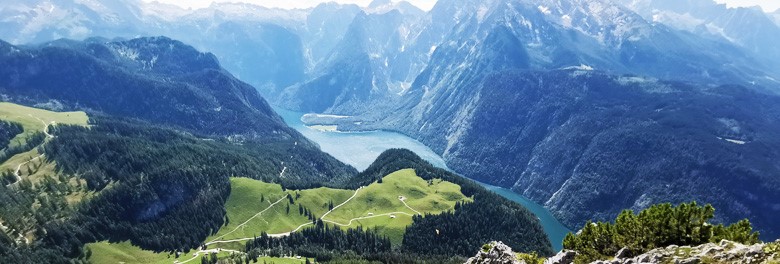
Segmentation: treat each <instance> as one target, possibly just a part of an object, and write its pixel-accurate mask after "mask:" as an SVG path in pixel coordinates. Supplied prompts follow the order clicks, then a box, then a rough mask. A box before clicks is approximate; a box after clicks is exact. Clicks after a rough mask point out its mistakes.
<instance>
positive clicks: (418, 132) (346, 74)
mask: <svg viewBox="0 0 780 264" xmlns="http://www.w3.org/2000/svg"><path fill="white" fill-rule="evenodd" d="M0 15H2V18H3V20H2V21H0V26H2V28H3V29H1V30H0V38H3V39H7V40H9V41H11V42H13V43H14V44H22V43H29V42H45V41H50V40H53V39H57V38H60V37H70V38H85V37H88V36H96V35H100V36H106V37H131V36H135V35H166V36H169V37H172V38H174V39H180V40H182V41H185V42H187V43H193V45H194V46H195V47H196V48H199V49H201V50H207V51H211V52H213V53H214V54H215V57H216V58H218V59H220V60H221V61H223V62H224V65H225V68H226V69H227V70H228V71H230V72H232V73H233V74H235V75H236V76H237V77H238V78H240V79H241V80H244V81H246V82H247V83H249V84H251V85H253V86H255V87H257V89H258V90H259V91H260V93H261V94H262V95H263V96H264V97H265V98H268V100H269V101H270V102H272V103H273V104H277V105H280V106H283V107H285V108H291V109H294V110H301V111H309V112H322V113H330V114H339V115H349V116H352V117H351V118H349V119H345V120H348V121H349V122H344V123H340V124H339V129H343V130H370V129H388V130H394V131H399V132H402V133H405V134H407V135H410V136H412V137H415V138H417V139H420V140H421V141H422V142H424V143H425V144H426V145H428V146H430V147H431V148H432V149H433V150H435V151H436V152H438V153H440V154H442V156H443V157H444V159H445V160H446V161H447V162H448V166H449V167H451V168H454V169H455V170H456V171H458V172H460V173H463V174H464V175H466V176H468V177H471V178H474V179H478V180H480V181H484V182H488V183H492V184H497V185H501V186H503V187H510V188H513V189H514V190H515V191H518V192H520V193H523V194H524V195H526V196H528V197H529V198H531V199H533V200H535V201H536V202H539V203H542V204H544V205H545V206H546V207H547V208H549V209H550V210H551V211H552V212H553V214H555V215H556V216H557V217H559V218H560V219H561V220H562V221H563V222H564V223H566V224H567V225H569V226H570V227H575V226H579V225H581V224H582V223H584V221H585V220H587V219H597V220H605V219H612V218H613V217H614V216H615V215H616V214H617V212H618V210H620V209H622V208H625V207H628V208H635V209H639V208H643V207H646V206H647V205H649V204H653V203H658V202H665V201H670V202H679V201H685V200H691V199H695V200H698V201H700V202H711V203H716V204H718V206H716V207H717V208H720V211H718V212H717V213H716V214H717V218H718V219H721V220H734V219H736V218H741V217H748V218H750V219H751V220H753V221H754V222H755V224H756V226H757V227H758V228H759V229H760V230H761V231H762V233H763V235H764V236H767V237H771V238H775V237H777V236H780V225H778V224H777V223H776V222H773V221H772V218H773V216H776V215H777V214H779V213H780V211H779V210H780V204H777V203H776V202H774V201H777V200H779V199H778V197H777V194H776V193H778V191H780V187H778V186H780V184H778V182H777V181H778V178H780V177H779V175H780V169H779V168H778V167H777V165H776V162H773V161H774V160H778V158H780V153H778V152H777V151H776V150H777V149H779V148H778V145H777V144H778V141H779V140H780V137H778V134H777V133H776V132H775V131H778V130H777V128H778V127H777V126H778V122H780V113H778V108H777V105H779V104H778V103H780V99H778V96H777V94H778V92H780V82H779V81H778V80H780V71H778V69H780V68H779V67H778V66H780V46H778V45H776V43H778V41H780V39H778V38H780V25H778V24H780V23H778V17H780V13H778V12H775V13H771V14H769V13H763V12H761V11H760V10H757V9H750V8H739V9H732V8H726V7H725V6H723V5H718V4H716V3H715V2H714V1H712V0H685V1H671V0H440V1H438V2H437V4H436V6H435V7H434V8H433V9H432V10H431V11H429V12H427V13H426V12H422V11H420V10H419V9H416V8H415V7H414V6H412V5H409V4H407V3H404V2H399V3H393V2H388V1H375V2H374V3H373V4H371V5H370V6H369V7H366V8H361V7H358V6H355V5H338V4H333V3H330V4H321V5H319V6H317V7H315V8H312V9H306V10H281V9H268V8H262V7H258V6H253V5H247V4H215V5H212V6H210V7H208V8H205V9H199V10H183V9H180V8H177V7H173V6H165V5H160V4H154V3H153V4H149V3H142V2H138V1H131V0H126V1H121V2H112V4H111V5H106V4H84V3H81V2H80V1H61V2H60V1H58V2H57V4H51V2H49V1H26V2H19V3H14V4H12V5H8V6H6V7H5V8H4V9H2V10H0ZM94 42H95V41H93V43H94ZM98 42H101V43H109V44H100V45H108V46H109V47H111V44H110V43H125V42H124V41H122V40H118V41H110V40H101V41H98ZM49 45H51V44H49ZM95 45H98V44H95ZM5 46H8V47H13V46H9V45H5ZM98 46H99V45H98ZM9 49H10V48H9ZM17 49H18V47H17ZM110 50H111V49H110V48H109V51H110ZM90 52H91V51H90ZM113 52H118V51H113ZM114 56H116V55H114ZM147 62H148V60H147ZM134 67H141V68H143V63H140V62H138V63H136V66H134ZM13 76H15V75H13V74H11V75H9V77H7V78H11V77H13ZM11 80H13V79H9V81H11ZM12 83H13V82H12ZM247 122H248V121H247ZM640 150H644V151H640Z"/></svg>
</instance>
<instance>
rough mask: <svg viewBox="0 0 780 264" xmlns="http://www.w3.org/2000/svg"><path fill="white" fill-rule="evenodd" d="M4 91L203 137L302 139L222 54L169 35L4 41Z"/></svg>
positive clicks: (0, 53)
mask: <svg viewBox="0 0 780 264" xmlns="http://www.w3.org/2000/svg"><path fill="white" fill-rule="evenodd" d="M0 82H2V83H4V85H2V86H0V94H3V95H4V96H6V98H10V99H11V100H13V101H15V102H20V103H25V104H28V105H34V104H38V105H40V106H44V107H48V108H52V109H55V110H61V109H79V110H89V111H91V112H100V113H105V114H110V115H115V116H123V117H133V118H139V119H144V120H148V121H150V122H154V123H158V124H166V125H170V126H174V127H178V128H182V129H186V130H189V131H192V132H194V133H197V134H200V135H213V136H232V135H243V136H249V137H255V139H256V140H259V139H262V140H279V139H282V140H288V139H293V140H300V141H304V140H302V137H301V136H300V135H299V134H298V133H297V132H295V131H294V130H292V129H291V128H289V127H287V126H286V125H285V124H284V122H283V121H282V120H281V118H280V117H279V116H278V115H277V114H276V113H274V111H273V110H272V109H271V107H270V106H269V105H268V103H267V102H266V101H265V100H264V99H263V98H262V97H260V95H259V94H258V92H257V91H256V90H255V89H254V88H253V87H252V86H250V85H248V84H246V83H244V82H241V81H239V80H238V79H236V78H234V77H233V76H232V75H231V74H230V73H228V72H227V71H225V70H224V69H222V68H221V67H220V64H219V62H218V61H217V59H216V57H214V55H212V54H210V53H204V52H200V51H198V50H195V49H194V48H192V47H190V46H187V45H185V44H183V43H181V42H179V41H175V40H171V39H168V38H165V37H154V38H138V39H132V40H126V41H108V40H105V39H89V40H86V41H83V42H79V41H71V40H59V41H54V42H49V43H45V44H41V45H37V46H13V45H10V44H8V43H5V42H2V41H0Z"/></svg>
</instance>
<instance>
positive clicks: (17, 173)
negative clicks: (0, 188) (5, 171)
mask: <svg viewBox="0 0 780 264" xmlns="http://www.w3.org/2000/svg"><path fill="white" fill-rule="evenodd" d="M43 156H46V154H41V155H38V156H37V157H35V158H32V159H30V160H28V161H25V162H22V163H19V165H17V166H16V171H14V176H16V182H14V183H17V182H19V181H21V180H22V175H21V174H19V171H21V170H22V166H24V165H27V163H30V162H33V161H35V160H37V159H40V158H43ZM11 184H13V183H11ZM9 185H10V184H9Z"/></svg>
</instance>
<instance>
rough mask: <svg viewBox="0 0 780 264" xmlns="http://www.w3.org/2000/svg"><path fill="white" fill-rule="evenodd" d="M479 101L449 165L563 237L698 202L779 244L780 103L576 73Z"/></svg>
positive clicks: (487, 93) (492, 82) (733, 89)
mask: <svg viewBox="0 0 780 264" xmlns="http://www.w3.org/2000/svg"><path fill="white" fill-rule="evenodd" d="M479 94H480V97H479V100H478V101H476V102H475V103H474V106H473V107H474V111H473V113H474V114H473V115H472V116H470V117H469V118H468V119H465V120H463V121H462V122H461V127H460V130H459V134H458V135H459V137H458V139H457V142H456V143H454V144H452V145H449V147H448V148H447V150H446V154H445V158H446V159H447V160H448V164H450V166H451V168H453V169H454V170H456V171H459V172H461V173H463V174H465V175H469V176H470V177H473V178H475V179H477V180H479V181H483V182H487V183H491V184H495V185H501V186H507V187H512V188H513V189H514V190H515V191H517V192H519V193H522V194H524V195H525V196H527V197H530V198H531V199H533V200H535V201H537V202H538V203H541V204H544V205H545V206H546V207H548V208H549V209H551V211H552V212H553V214H554V215H555V216H556V217H558V218H559V219H561V220H562V222H564V223H565V224H567V225H569V226H572V227H573V226H577V225H579V224H581V223H584V221H585V220H586V219H595V220H606V219H611V218H613V217H615V216H616V215H617V214H618V213H619V212H620V210H622V209H623V208H632V209H634V210H640V209H643V208H645V207H646V206H648V205H650V204H655V203H662V202H673V203H679V202H684V201H687V200H691V199H695V200H697V201H701V202H706V203H711V204H713V205H714V206H715V207H717V208H721V210H719V211H717V212H716V214H715V219H717V220H718V221H729V222H731V221H736V220H739V219H742V218H744V217H748V218H750V219H751V221H752V222H753V223H754V224H755V225H756V228H757V229H758V230H760V231H761V234H762V236H765V237H766V238H776V237H777V236H778V235H780V225H778V222H777V221H776V218H777V215H778V214H780V211H778V210H779V209H778V206H777V202H776V201H780V196H779V195H780V178H779V177H778V175H780V167H778V166H777V162H776V160H777V159H778V158H780V152H778V150H780V134H778V131H780V107H778V106H780V97H777V96H775V95H770V94H764V93H761V92H756V91H753V90H751V89H749V88H744V87H739V86H717V87H700V86H695V85H688V84H684V83H679V82H664V81H658V80H654V79H649V78H642V77H636V76H610V75H608V74H603V73H599V72H592V71H580V70H571V71H555V72H507V73H502V74H496V75H493V76H491V77H490V78H487V79H486V80H485V81H484V82H483V83H482V84H481V85H480V90H479ZM508 106H511V107H508ZM434 126H435V125H434ZM431 137H438V136H435V135H431ZM425 138H428V137H425ZM605 201H608V202H605Z"/></svg>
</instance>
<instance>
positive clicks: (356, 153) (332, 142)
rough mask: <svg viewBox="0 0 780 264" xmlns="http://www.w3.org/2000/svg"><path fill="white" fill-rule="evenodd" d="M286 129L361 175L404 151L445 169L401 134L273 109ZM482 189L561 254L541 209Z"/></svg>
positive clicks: (554, 225) (561, 232) (562, 230)
mask: <svg viewBox="0 0 780 264" xmlns="http://www.w3.org/2000/svg"><path fill="white" fill-rule="evenodd" d="M274 110H275V111H276V112H277V113H279V115H280V116H282V118H283V119H284V121H285V122H286V123H287V125H289V126H290V127H292V128H294V129H295V130H298V132H301V134H303V135H304V136H306V137H307V138H309V139H310V140H312V141H314V142H315V143H317V144H319V145H320V148H321V149H322V151H324V152H326V153H328V154H330V155H332V156H333V157H335V158H336V159H338V160H340V161H341V162H344V163H346V164H349V165H352V166H353V167H355V168H356V169H358V170H360V171H362V170H365V169H366V168H368V166H369V165H371V163H372V162H374V160H375V159H376V158H377V157H379V154H382V152H384V151H385V150H388V149H391V148H405V149H408V150H411V151H413V152H414V153H416V154H417V155H419V156H420V157H422V158H423V159H425V160H427V161H428V162H430V163H431V164H433V165H435V166H437V167H440V168H445V169H448V168H447V165H446V163H445V162H444V160H443V159H442V158H441V156H439V155H438V154H436V153H435V152H433V150H431V149H430V148H429V147H427V146H425V145H423V144H422V143H420V142H419V141H417V140H415V139H413V138H410V137H408V136H406V135H404V134H401V133H396V132H389V131H369V132H339V131H331V130H328V129H315V128H310V127H307V126H306V125H305V124H304V123H303V122H302V121H301V117H302V116H303V113H299V112H294V111H289V110H285V109H280V108H274ZM480 184H481V185H482V186H484V187H485V188H487V189H489V190H491V191H493V192H495V193H497V194H499V195H501V196H503V197H505V198H507V199H509V200H512V201H514V202H517V203H519V204H520V205H522V206H524V207H526V208H528V210H530V211H531V212H532V213H534V214H535V215H536V217H538V218H539V220H540V221H541V223H542V227H543V228H544V231H545V232H546V233H547V237H548V238H549V239H550V241H551V242H552V245H553V249H554V250H555V251H559V250H561V247H562V244H563V238H564V237H565V236H566V233H568V232H570V230H569V229H568V228H566V227H565V226H564V225H563V224H561V223H560V222H559V221H558V220H557V219H555V217H553V216H552V215H551V214H550V212H549V211H547V209H545V208H544V207H543V206H541V205H539V204H536V203H534V202H533V201H531V200H529V199H527V198H525V197H523V196H522V195H520V194H518V193H515V192H513V191H511V190H509V189H506V188H501V187H497V186H492V185H488V184H484V183H480Z"/></svg>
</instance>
